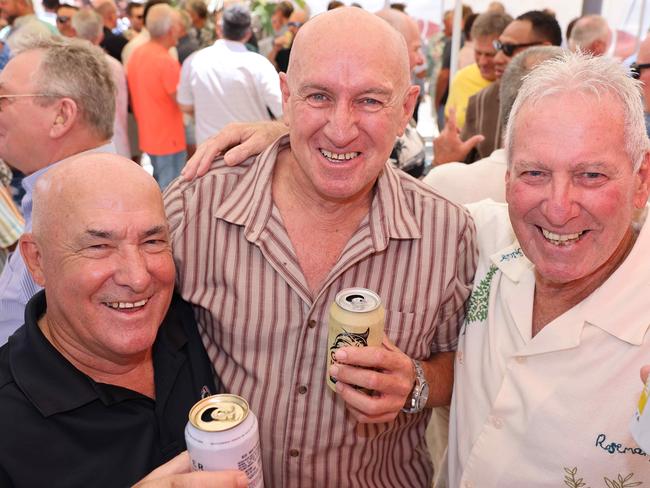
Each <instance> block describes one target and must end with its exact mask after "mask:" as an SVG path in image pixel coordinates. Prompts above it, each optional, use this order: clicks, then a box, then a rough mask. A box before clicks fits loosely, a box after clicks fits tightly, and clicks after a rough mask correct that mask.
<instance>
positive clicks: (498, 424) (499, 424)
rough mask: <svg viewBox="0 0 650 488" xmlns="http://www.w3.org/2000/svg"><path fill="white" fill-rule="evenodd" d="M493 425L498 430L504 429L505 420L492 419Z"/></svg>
mask: <svg viewBox="0 0 650 488" xmlns="http://www.w3.org/2000/svg"><path fill="white" fill-rule="evenodd" d="M492 425H494V427H495V428H496V429H500V428H501V427H503V419H501V418H500V417H492Z"/></svg>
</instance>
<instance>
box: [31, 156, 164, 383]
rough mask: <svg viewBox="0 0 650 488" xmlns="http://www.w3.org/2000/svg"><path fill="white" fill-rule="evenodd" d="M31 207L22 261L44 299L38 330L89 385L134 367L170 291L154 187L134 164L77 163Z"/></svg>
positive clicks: (62, 167)
mask: <svg viewBox="0 0 650 488" xmlns="http://www.w3.org/2000/svg"><path fill="white" fill-rule="evenodd" d="M33 197H34V208H33V230H32V232H31V233H26V234H25V235H23V237H21V241H20V251H21V254H22V256H23V258H24V260H25V264H26V265H27V267H28V269H29V271H30V273H31V274H32V276H33V278H34V281H35V282H36V283H38V284H39V285H41V286H42V287H43V288H45V294H46V296H47V310H46V312H45V317H44V319H43V321H42V323H39V327H41V329H42V330H43V332H44V334H45V336H46V337H47V338H48V339H50V340H51V342H52V344H53V345H54V346H55V347H56V348H57V349H58V350H59V352H61V353H62V354H63V355H64V356H65V357H66V358H67V359H68V360H69V361H71V362H72V364H73V365H74V366H76V367H77V368H78V369H80V370H81V371H82V372H84V373H86V374H88V375H89V376H91V377H93V378H95V376H93V374H96V373H97V371H99V370H101V371H110V370H111V368H114V367H115V365H125V364H127V363H133V364H137V363H139V362H140V363H141V362H142V361H143V358H146V357H147V356H148V355H149V354H150V350H151V347H152V344H153V342H154V340H155V338H156V334H157V331H158V328H159V326H160V324H161V323H162V321H163V318H164V316H165V313H166V312H167V308H168V307H169V303H170V301H171V297H172V293H173V289H174V278H175V269H174V261H173V258H172V255H171V246H170V242H169V226H168V225H167V220H166V218H165V212H164V209H163V203H162V196H161V194H160V190H159V188H158V185H157V184H156V182H155V181H154V179H153V178H152V177H151V176H149V175H148V174H147V173H146V172H145V171H144V170H143V169H142V168H141V167H140V166H138V165H137V164H135V163H134V162H133V161H130V160H128V159H124V158H122V157H120V156H117V155H113V154H83V155H80V156H77V157H74V158H70V159H69V160H66V161H63V162H61V163H59V164H57V165H56V166H54V167H53V168H52V169H50V171H48V172H47V173H46V174H45V175H43V176H42V177H41V178H39V179H38V181H37V183H36V187H35V190H34V194H33Z"/></svg>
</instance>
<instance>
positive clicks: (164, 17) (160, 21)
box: [145, 3, 174, 39]
mask: <svg viewBox="0 0 650 488" xmlns="http://www.w3.org/2000/svg"><path fill="white" fill-rule="evenodd" d="M173 22H174V9H173V8H172V7H170V6H169V5H168V4H166V3H159V4H156V5H154V6H153V7H151V9H149V11H148V12H147V18H146V19H145V23H146V27H147V30H148V31H149V34H150V35H151V38H152V39H158V38H160V37H163V36H165V35H166V34H167V33H168V32H169V31H170V30H171V28H172V25H173Z"/></svg>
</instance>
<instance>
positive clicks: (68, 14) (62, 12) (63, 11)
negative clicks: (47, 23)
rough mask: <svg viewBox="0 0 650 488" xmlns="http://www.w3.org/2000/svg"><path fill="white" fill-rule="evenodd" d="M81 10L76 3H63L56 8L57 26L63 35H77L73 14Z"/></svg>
mask: <svg viewBox="0 0 650 488" xmlns="http://www.w3.org/2000/svg"><path fill="white" fill-rule="evenodd" d="M78 10H79V8H78V7H76V6H75V5H68V4H65V3H62V4H61V5H60V6H59V8H58V9H57V10H56V28H57V29H59V32H60V33H61V35H62V36H65V37H77V33H76V31H75V30H74V27H72V16H73V15H74V14H75V13H77V11H78Z"/></svg>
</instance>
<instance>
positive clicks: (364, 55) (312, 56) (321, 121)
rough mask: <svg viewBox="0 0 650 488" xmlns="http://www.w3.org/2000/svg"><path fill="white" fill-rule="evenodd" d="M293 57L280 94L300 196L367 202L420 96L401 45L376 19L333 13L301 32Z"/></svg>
mask: <svg viewBox="0 0 650 488" xmlns="http://www.w3.org/2000/svg"><path fill="white" fill-rule="evenodd" d="M359 17H363V18H359ZM361 25H363V28H362V29H361V30H363V31H364V33H363V35H361V34H360V33H359V29H360V26H361ZM326 33H327V35H325V34H326ZM315 39H319V41H318V42H314V41H315ZM359 39H363V40H364V42H359ZM323 43H325V45H324V44H323ZM291 56H292V61H291V64H290V66H289V72H288V74H287V76H282V77H281V87H282V93H283V105H284V113H285V116H286V120H288V123H289V127H290V140H291V153H292V157H293V160H294V163H293V170H294V173H296V175H297V177H298V178H299V180H300V181H301V183H302V184H301V185H300V188H301V191H306V192H308V193H309V194H311V195H312V196H316V197H318V198H320V199H324V200H327V201H345V200H349V199H354V198H357V197H363V196H364V195H367V194H368V193H369V191H370V189H371V188H372V186H373V185H374V183H375V181H376V179H377V177H378V175H379V173H380V172H381V171H382V169H383V167H384V164H385V162H386V161H387V159H388V156H389V155H390V152H391V150H392V147H393V145H394V143H395V138H396V136H397V135H398V134H401V133H402V132H403V130H404V127H405V125H406V123H407V122H408V120H409V118H410V117H411V114H412V111H413V105H414V103H415V99H416V97H417V92H418V89H417V87H411V86H410V82H409V73H408V64H407V62H408V54H407V52H406V46H405V43H404V39H403V38H402V36H401V35H400V34H399V33H398V32H397V31H395V30H394V29H393V28H392V27H391V26H389V25H388V24H387V23H386V22H385V21H383V20H382V19H380V18H378V17H376V16H373V15H372V14H368V13H367V12H363V11H361V10H360V9H356V8H343V9H335V10H332V11H330V12H328V13H327V14H322V16H319V17H317V18H315V19H313V20H311V21H309V22H308V23H307V24H306V25H305V26H304V27H303V28H302V29H301V30H300V32H299V33H298V36H297V37H296V41H295V42H294V47H293V48H292V55H291Z"/></svg>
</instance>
